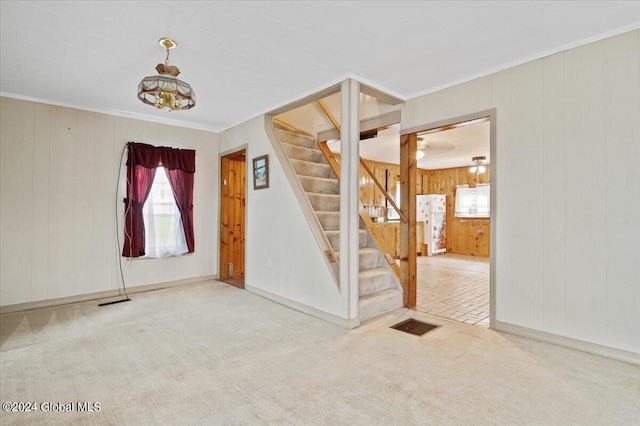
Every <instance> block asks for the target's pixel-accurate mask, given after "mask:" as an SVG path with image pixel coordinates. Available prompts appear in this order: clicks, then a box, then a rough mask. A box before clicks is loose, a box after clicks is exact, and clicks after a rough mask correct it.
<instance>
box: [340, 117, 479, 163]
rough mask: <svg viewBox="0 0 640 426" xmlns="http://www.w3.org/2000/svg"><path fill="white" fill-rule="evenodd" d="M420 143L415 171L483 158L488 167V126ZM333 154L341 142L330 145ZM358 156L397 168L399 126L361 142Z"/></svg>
mask: <svg viewBox="0 0 640 426" xmlns="http://www.w3.org/2000/svg"><path fill="white" fill-rule="evenodd" d="M419 137H420V138H422V139H423V140H422V141H421V142H419V143H418V146H419V147H420V146H423V147H424V148H423V151H424V153H425V155H424V157H422V158H421V159H419V160H418V168H420V169H425V170H435V169H448V168H451V167H461V166H471V165H473V161H471V159H472V158H473V157H479V156H484V157H486V161H485V162H484V164H490V162H491V157H490V155H489V148H490V123H489V122H488V121H486V122H484V123H478V124H472V125H468V126H464V127H456V128H454V129H449V130H443V131H440V132H435V133H429V134H425V135H419ZM328 145H329V148H330V149H331V151H333V152H340V141H337V140H334V141H329V143H328ZM360 156H361V157H362V158H364V159H367V160H374V161H380V162H383V163H391V164H400V125H399V124H396V125H393V126H389V127H388V128H387V129H384V130H381V131H379V132H378V136H377V137H375V138H371V139H364V140H361V141H360Z"/></svg>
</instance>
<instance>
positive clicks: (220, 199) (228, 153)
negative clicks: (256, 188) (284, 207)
mask: <svg viewBox="0 0 640 426" xmlns="http://www.w3.org/2000/svg"><path fill="white" fill-rule="evenodd" d="M242 152H244V154H245V155H244V157H245V161H244V163H245V166H244V168H245V184H244V195H245V206H244V223H245V226H244V232H243V233H244V235H243V239H244V250H243V253H242V256H243V257H244V272H243V282H242V283H234V282H232V280H229V282H228V284H231V285H234V286H236V287H238V288H244V286H245V281H246V276H247V266H246V260H247V238H246V236H247V206H248V203H247V197H248V193H249V187H248V183H247V182H248V179H247V178H246V177H247V176H249V174H248V173H249V165H248V163H249V162H248V161H247V158H249V150H248V145H247V144H244V145H240V146H237V147H234V148H232V149H229V150H227V151H223V152H220V153H219V158H218V170H219V172H218V190H219V192H218V244H217V245H218V256H217V262H216V263H217V267H218V279H219V280H220V281H222V282H225V280H223V279H222V278H221V277H222V275H223V274H222V269H221V268H222V265H221V261H222V247H221V246H222V241H221V238H222V210H223V203H224V202H225V200H224V199H223V195H222V185H223V179H224V177H223V176H222V161H223V158H224V157H228V156H231V155H233V154H238V155H240V153H242Z"/></svg>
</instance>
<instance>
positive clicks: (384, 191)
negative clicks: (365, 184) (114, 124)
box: [360, 158, 407, 223]
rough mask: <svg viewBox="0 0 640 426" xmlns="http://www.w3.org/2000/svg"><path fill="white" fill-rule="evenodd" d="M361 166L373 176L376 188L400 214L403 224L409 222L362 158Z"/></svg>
mask: <svg viewBox="0 0 640 426" xmlns="http://www.w3.org/2000/svg"><path fill="white" fill-rule="evenodd" d="M360 164H361V165H362V167H364V169H365V170H366V172H367V173H368V174H369V176H371V179H373V183H375V184H376V186H377V187H378V189H379V190H380V192H382V195H384V197H385V198H386V199H387V201H388V202H389V204H391V207H393V209H394V210H395V211H396V212H397V213H398V216H400V220H402V221H403V222H405V223H406V222H407V216H406V215H405V214H404V213H402V212H401V211H400V209H399V208H398V206H397V205H396V203H395V202H394V201H393V199H392V198H391V196H390V195H389V193H388V192H387V190H386V189H384V187H383V186H382V184H381V183H380V181H379V180H378V178H377V177H376V176H375V175H374V174H373V172H372V171H371V169H370V168H369V166H367V163H365V162H364V160H363V159H362V158H360Z"/></svg>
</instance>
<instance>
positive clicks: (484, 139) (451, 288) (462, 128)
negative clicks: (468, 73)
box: [410, 110, 496, 327]
mask: <svg viewBox="0 0 640 426" xmlns="http://www.w3.org/2000/svg"><path fill="white" fill-rule="evenodd" d="M411 130H413V131H412V132H411V133H413V135H415V137H416V140H417V143H416V145H417V147H416V148H417V154H418V155H417V158H423V157H424V158H425V159H426V158H428V157H431V159H432V160H433V161H432V164H424V163H419V165H418V169H417V191H416V192H417V198H418V201H417V203H416V204H417V206H416V207H417V210H418V214H417V216H416V223H418V222H419V221H422V222H424V228H425V235H424V237H423V239H424V242H425V245H426V246H427V247H426V250H423V253H422V254H423V256H418V257H417V262H416V285H415V287H414V289H415V290H413V289H411V287H410V290H413V291H414V292H415V293H414V295H415V299H414V300H415V306H414V309H416V310H417V311H420V312H425V313H427V314H431V315H435V316H439V317H443V318H446V319H450V320H454V321H458V322H464V323H467V324H473V325H477V326H481V327H490V326H491V322H492V320H493V319H494V318H495V313H494V309H495V285H494V282H495V281H494V277H493V275H492V273H493V271H494V268H493V265H494V264H495V251H494V247H495V245H494V241H495V239H494V235H495V227H494V223H495V213H496V212H495V196H494V195H493V188H494V187H495V168H494V167H492V166H493V165H494V164H495V140H494V139H495V111H494V110H492V111H484V112H482V113H478V114H474V115H471V116H466V117H462V118H458V119H453V120H450V121H443V122H439V123H434V124H431V125H426V126H423V127H421V128H415V129H411ZM454 146H455V149H454ZM420 152H422V154H420ZM454 153H459V154H461V158H454V157H455V156H454V155H452V154H454ZM447 161H449V162H447ZM421 164H424V165H425V166H426V167H425V169H426V170H425V169H422V168H421V167H420V165H421ZM420 194H422V195H420ZM430 204H431V205H432V209H433V207H435V206H436V205H437V206H440V205H442V206H441V207H440V208H436V209H435V211H436V212H439V213H436V214H434V213H433V211H431V212H429V208H428V207H429V205H430ZM425 205H427V208H426V209H425V207H424V206H425ZM421 206H422V207H421ZM421 209H422V210H427V212H426V213H425V212H422V214H421ZM427 230H431V231H432V232H431V233H429V232H426V231H427ZM425 254H428V255H427V256H425ZM410 297H411V296H410Z"/></svg>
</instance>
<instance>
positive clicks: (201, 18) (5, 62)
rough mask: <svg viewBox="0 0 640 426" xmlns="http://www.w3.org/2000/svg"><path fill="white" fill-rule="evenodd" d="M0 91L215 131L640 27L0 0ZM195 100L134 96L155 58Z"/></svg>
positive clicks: (616, 13)
mask: <svg viewBox="0 0 640 426" xmlns="http://www.w3.org/2000/svg"><path fill="white" fill-rule="evenodd" d="M0 6H1V10H0V18H1V21H0V28H1V33H0V43H1V46H0V84H1V85H0V94H2V95H3V96H11V97H18V98H23V99H31V100H37V101H44V102H48V103H53V104H59V105H65V106H71V107H77V108H83V109H88V110H94V111H101V112H107V113H112V114H117V115H124V116H128V117H133V118H140V119H146V120H152V121H160V122H166V123H169V124H175V125H181V126H187V127H194V128H201V129H208V130H213V131H221V130H224V129H226V128H229V127H231V126H233V125H235V124H238V123H240V122H243V121H245V120H247V119H250V118H252V117H255V116H257V115H260V114H262V113H265V112H268V111H270V110H272V109H274V108H276V107H279V106H283V105H286V104H288V103H289V102H292V101H294V100H297V99H299V98H301V97H303V96H304V95H308V94H311V93H314V92H316V91H318V90H319V89H323V88H325V87H327V86H330V85H332V84H334V83H337V82H339V81H341V80H344V79H345V78H348V77H353V78H356V79H358V80H360V81H361V82H363V83H366V84H369V85H371V86H373V87H376V88H378V89H380V90H382V91H384V92H387V93H389V94H391V95H395V96H396V97H399V98H402V99H410V98H413V97H415V96H418V95H421V94H424V93H428V92H431V91H434V90H437V89H439V88H443V87H446V86H449V85H452V84H455V83H458V82H461V81H465V80H469V79H471V78H474V77H477V76H480V75H484V74H488V73H490V72H494V71H496V70H498V69H504V68H506V67H508V66H512V65H515V64H517V63H522V62H526V61H528V60H532V59H535V58H538V57H542V56H545V55H548V54H550V53H554V52H557V51H560V50H563V49H566V48H569V47H573V46H576V45H580V44H583V43H586V42H589V41H595V40H597V39H601V38H604V37H606V36H611V35H614V34H618V33H622V32H625V31H629V30H633V29H636V28H640V2H638V1H628V2H625V1H602V2H601V1H548V2H541V1H513V2H510V1H467V2H447V1H442V2H441V1H429V2H427V1H244V2H234V1H167V2H158V1H20V2H18V1H5V0H2V1H1V3H0ZM163 36H167V37H171V38H175V39H176V40H177V41H178V47H177V48H176V49H174V50H173V51H172V53H171V63H172V64H173V65H177V66H178V67H180V70H181V71H182V74H181V75H180V78H181V79H182V80H184V81H187V82H189V83H190V84H191V85H192V86H193V88H194V90H195V92H196V94H197V105H196V107H195V108H193V109H191V110H189V111H179V112H172V113H168V112H164V111H157V110H155V109H154V108H153V107H150V106H148V105H145V104H143V103H141V102H140V101H139V100H138V99H137V98H136V88H137V85H138V83H139V81H140V80H141V79H142V78H143V77H144V76H147V75H154V74H155V73H156V71H155V70H154V67H155V66H156V64H158V63H160V62H164V51H163V49H162V48H161V47H160V46H159V45H158V43H157V40H158V39H159V38H160V37H163Z"/></svg>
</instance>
